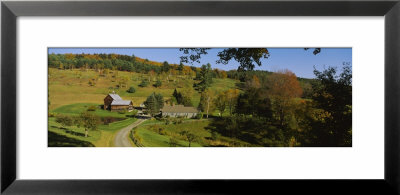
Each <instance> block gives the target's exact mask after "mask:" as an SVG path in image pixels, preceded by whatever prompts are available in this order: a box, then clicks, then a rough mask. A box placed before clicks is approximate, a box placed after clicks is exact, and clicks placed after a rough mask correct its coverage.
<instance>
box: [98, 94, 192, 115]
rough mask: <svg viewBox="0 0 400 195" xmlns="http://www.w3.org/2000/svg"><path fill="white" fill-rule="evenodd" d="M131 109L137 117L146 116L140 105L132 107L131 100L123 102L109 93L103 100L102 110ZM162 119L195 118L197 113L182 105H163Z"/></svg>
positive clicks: (142, 105)
mask: <svg viewBox="0 0 400 195" xmlns="http://www.w3.org/2000/svg"><path fill="white" fill-rule="evenodd" d="M133 109H137V110H138V114H139V115H146V114H145V113H146V107H145V105H144V104H143V103H142V104H140V106H139V107H136V108H135V107H133V103H132V101H131V100H123V99H122V98H121V97H120V96H119V95H118V94H115V93H111V94H108V95H107V96H106V97H105V98H104V110H110V111H120V110H127V111H129V112H130V111H132V110H133ZM160 113H161V116H162V117H183V118H194V117H196V116H197V114H198V113H199V111H198V110H197V108H195V107H187V106H183V105H172V106H171V105H164V107H163V108H162V109H161V110H160Z"/></svg>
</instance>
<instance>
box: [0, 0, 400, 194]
mask: <svg viewBox="0 0 400 195" xmlns="http://www.w3.org/2000/svg"><path fill="white" fill-rule="evenodd" d="M19 16H385V179H382V180H213V181H210V180H16V163H17V159H16V151H17V150H16V97H17V96H16V84H17V83H16V51H17V46H16V41H17V40H16V33H17V26H16V24H17V17H19ZM399 35H400V4H399V0H384V1H379V0H340V1H329V0H327V1H324V0H315V1H309V0H289V1H288V0H282V1H274V0H261V1H245V0H238V1H223V0H211V1H210V0H209V1H184V0H174V1H157V0H156V1H143V0H142V1H26V2H23V1H2V2H1V93H2V94H3V95H2V96H1V139H0V140H1V183H0V184H1V193H4V194H88V193H91V194H97V193H101V194H162V193H165V194H175V193H183V194H185V193H187V194H209V193H212V194H254V193H257V194H258V193H259V190H261V192H263V191H264V192H271V191H272V192H280V193H281V194H294V193H301V192H304V193H307V194H354V193H357V194H362V193H372V194H400V178H399V173H400V162H399V152H400V134H399V129H400V122H399V120H397V119H399V118H400V77H399V76H398V75H400V55H399V53H400V38H399ZM4 94H7V95H4ZM366 171H368V170H366ZM374 192H375V193H374Z"/></svg>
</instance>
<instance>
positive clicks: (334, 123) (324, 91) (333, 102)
mask: <svg viewBox="0 0 400 195" xmlns="http://www.w3.org/2000/svg"><path fill="white" fill-rule="evenodd" d="M314 74H315V76H316V77H317V80H318V81H319V82H318V83H314V84H313V89H314V96H313V98H312V99H313V101H314V102H315V106H316V107H317V108H319V109H322V110H323V111H324V112H325V116H326V117H325V118H324V119H323V120H317V121H316V122H315V123H314V127H313V128H312V132H311V134H310V135H309V137H311V138H314V139H312V142H313V143H312V144H313V145H322V146H351V145H352V139H351V138H352V106H351V105H352V71H351V66H350V65H345V66H344V67H343V69H342V73H341V74H339V75H338V74H337V71H336V68H333V67H328V68H327V69H325V70H323V71H318V70H316V69H315V68H314Z"/></svg>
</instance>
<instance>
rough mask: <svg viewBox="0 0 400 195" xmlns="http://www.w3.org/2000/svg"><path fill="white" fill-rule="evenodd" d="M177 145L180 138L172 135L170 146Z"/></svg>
mask: <svg viewBox="0 0 400 195" xmlns="http://www.w3.org/2000/svg"><path fill="white" fill-rule="evenodd" d="M177 145H178V140H177V139H176V138H175V137H170V138H169V146H170V147H176V146H177Z"/></svg>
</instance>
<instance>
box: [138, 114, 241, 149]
mask: <svg viewBox="0 0 400 195" xmlns="http://www.w3.org/2000/svg"><path fill="white" fill-rule="evenodd" d="M146 122H147V121H146ZM209 123H210V120H197V119H190V120H186V121H184V122H183V123H180V124H168V125H165V123H163V122H159V121H157V122H156V121H153V122H152V123H150V122H148V123H146V124H143V125H141V126H139V127H137V128H135V129H134V131H137V135H138V136H139V137H140V140H141V143H142V144H143V145H144V146H147V147H167V146H170V138H171V137H174V138H176V139H177V140H178V144H177V146H178V147H188V146H189V142H188V141H187V140H186V138H185V136H182V135H180V132H181V131H185V130H186V131H188V132H190V133H192V134H194V135H195V136H196V140H195V141H193V142H192V144H191V147H199V146H211V147H213V146H230V145H231V142H233V141H236V142H238V140H234V139H231V138H228V137H223V136H220V135H218V136H217V138H212V135H211V133H210V131H209V130H207V129H206V127H207V126H208V124H209ZM159 128H162V129H163V130H164V132H163V133H159V132H157V129H159ZM240 142H241V143H242V144H248V143H245V142H242V141H240Z"/></svg>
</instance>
